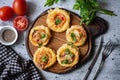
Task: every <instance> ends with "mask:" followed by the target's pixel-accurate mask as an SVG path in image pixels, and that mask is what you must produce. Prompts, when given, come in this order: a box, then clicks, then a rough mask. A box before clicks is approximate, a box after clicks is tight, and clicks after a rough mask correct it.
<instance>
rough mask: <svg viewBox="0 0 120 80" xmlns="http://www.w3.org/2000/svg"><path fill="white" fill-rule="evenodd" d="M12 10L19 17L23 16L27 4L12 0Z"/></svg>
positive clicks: (22, 1) (24, 1)
mask: <svg viewBox="0 0 120 80" xmlns="http://www.w3.org/2000/svg"><path fill="white" fill-rule="evenodd" d="M12 6H13V10H14V12H15V13H16V14H17V15H19V16H24V15H25V14H26V12H27V3H26V0H14V2H13V5H12Z"/></svg>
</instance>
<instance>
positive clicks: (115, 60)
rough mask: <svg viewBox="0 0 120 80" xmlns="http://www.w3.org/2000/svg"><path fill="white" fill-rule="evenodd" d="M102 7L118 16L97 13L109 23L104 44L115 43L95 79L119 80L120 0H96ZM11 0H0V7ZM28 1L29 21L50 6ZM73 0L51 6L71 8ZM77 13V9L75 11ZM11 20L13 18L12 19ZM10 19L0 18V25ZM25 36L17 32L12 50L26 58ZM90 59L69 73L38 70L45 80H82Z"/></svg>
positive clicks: (9, 3) (8, 22) (38, 1)
mask: <svg viewBox="0 0 120 80" xmlns="http://www.w3.org/2000/svg"><path fill="white" fill-rule="evenodd" d="M98 1H99V2H100V4H101V6H102V7H103V8H106V9H110V10H113V11H114V12H115V13H116V14H117V15H118V16H116V17H115V16H108V15H104V14H98V16H100V17H102V18H104V19H105V20H107V21H108V23H109V30H108V32H107V33H106V34H104V44H105V43H106V42H107V41H108V40H109V39H111V40H112V41H113V42H114V45H117V47H116V48H115V50H114V51H113V52H112V54H111V55H110V56H109V58H108V59H107V60H106V62H105V65H104V66H103V69H102V71H101V73H100V74H99V76H98V78H97V80H120V0H98ZM12 2H13V0H0V7H2V6H5V5H8V6H12ZM27 2H28V6H29V9H28V15H27V17H28V18H29V20H30V23H31V22H32V21H33V20H34V19H35V18H36V17H37V16H38V15H39V14H40V13H42V12H43V11H44V10H46V9H48V8H50V7H44V3H45V0H27ZM74 2H75V0H60V2H59V3H58V4H55V5H53V6H51V7H62V8H66V9H68V10H72V6H73V4H74ZM72 11H74V12H76V13H77V14H79V11H75V10H72ZM12 20H13V19H12ZM12 20H9V21H6V22H3V21H1V20H0V25H11V26H13V24H12ZM25 38H26V31H25V32H20V33H19V39H18V41H17V42H16V43H15V44H14V45H13V46H12V47H13V48H14V50H15V51H16V52H17V53H18V54H19V55H21V56H22V57H23V58H25V59H26V60H28V59H30V58H29V56H28V53H27V51H26V47H25ZM99 39H100V38H99V37H98V38H96V39H95V42H94V43H95V45H93V49H94V50H95V51H96V49H97V47H98V42H99ZM91 60H92V59H89V60H88V61H87V62H85V64H84V65H83V66H81V67H80V68H78V69H75V70H73V71H72V72H70V73H66V74H54V73H50V72H45V71H40V72H41V74H42V75H43V76H44V77H45V80H82V79H83V78H84V76H85V74H86V72H87V69H88V67H89V65H90V62H91ZM100 60H101V55H100V56H99V59H98V61H97V63H96V65H95V67H94V69H93V71H92V73H91V75H90V76H89V79H88V80H92V79H93V77H94V75H95V72H96V69H97V68H98V65H99V63H100Z"/></svg>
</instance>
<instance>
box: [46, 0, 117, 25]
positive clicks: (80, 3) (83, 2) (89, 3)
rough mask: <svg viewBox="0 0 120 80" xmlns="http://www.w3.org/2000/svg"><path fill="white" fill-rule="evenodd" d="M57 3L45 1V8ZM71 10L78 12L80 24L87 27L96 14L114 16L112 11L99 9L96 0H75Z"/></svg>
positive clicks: (54, 0) (51, 0)
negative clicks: (80, 18)
mask: <svg viewBox="0 0 120 80" xmlns="http://www.w3.org/2000/svg"><path fill="white" fill-rule="evenodd" d="M58 1H59V0H47V2H46V4H45V6H51V5H53V4H54V3H58ZM73 9H75V10H79V11H80V16H81V17H82V20H81V24H82V23H85V24H86V25H89V24H90V23H91V22H92V21H93V20H94V18H95V17H96V13H97V12H100V13H103V14H107V15H111V16H116V14H115V13H114V12H113V11H110V10H106V9H103V8H101V7H100V5H99V3H98V2H97V0H76V2H75V4H74V6H73Z"/></svg>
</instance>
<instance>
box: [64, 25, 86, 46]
mask: <svg viewBox="0 0 120 80" xmlns="http://www.w3.org/2000/svg"><path fill="white" fill-rule="evenodd" d="M66 39H67V41H68V42H72V43H74V45H75V46H82V45H84V43H85V42H86V39H87V33H86V31H85V29H84V27H82V26H80V25H73V26H71V28H69V29H67V31H66Z"/></svg>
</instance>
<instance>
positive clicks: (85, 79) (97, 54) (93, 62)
mask: <svg viewBox="0 0 120 80" xmlns="http://www.w3.org/2000/svg"><path fill="white" fill-rule="evenodd" d="M102 43H103V36H101V38H100V42H99V47H98V50H97V53H96V54H95V56H94V57H93V60H92V62H91V64H90V66H89V68H88V71H87V73H86V75H85V77H84V79H83V80H87V78H88V76H89V75H90V73H91V71H92V69H93V67H94V65H95V63H96V61H97V59H98V56H99V54H100V51H101V49H102Z"/></svg>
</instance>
